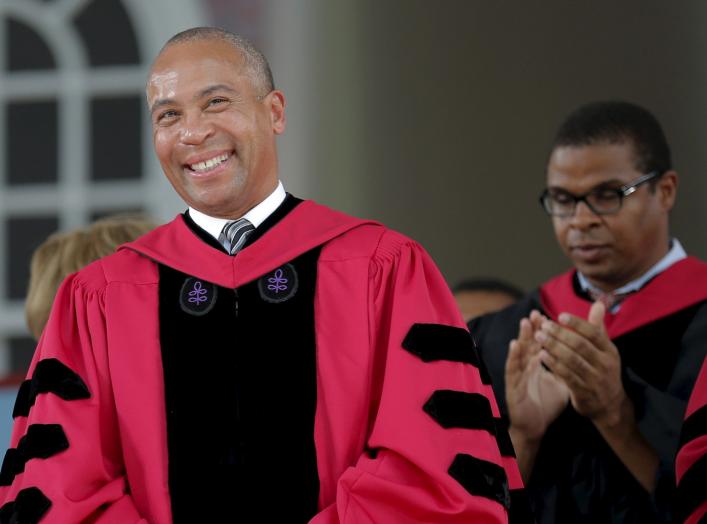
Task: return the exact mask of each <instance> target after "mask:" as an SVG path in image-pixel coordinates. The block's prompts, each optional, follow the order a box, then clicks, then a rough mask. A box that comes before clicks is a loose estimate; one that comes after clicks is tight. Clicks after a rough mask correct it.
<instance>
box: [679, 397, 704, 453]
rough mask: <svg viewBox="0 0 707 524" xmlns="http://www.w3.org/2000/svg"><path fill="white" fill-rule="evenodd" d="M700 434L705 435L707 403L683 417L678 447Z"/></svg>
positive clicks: (700, 435)
mask: <svg viewBox="0 0 707 524" xmlns="http://www.w3.org/2000/svg"><path fill="white" fill-rule="evenodd" d="M702 436H707V405H705V406H702V407H701V408H700V409H698V410H696V411H695V412H694V413H692V414H691V415H690V416H689V417H687V418H686V419H685V422H684V423H683V425H682V431H681V433H680V447H681V448H682V447H683V446H684V445H685V444H687V443H688V442H690V441H692V440H695V439H696V438H697V437H702Z"/></svg>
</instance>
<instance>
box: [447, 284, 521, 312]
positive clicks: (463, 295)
mask: <svg viewBox="0 0 707 524" xmlns="http://www.w3.org/2000/svg"><path fill="white" fill-rule="evenodd" d="M452 293H453V294H454V299H455V300H456V301H457V305H458V306H459V311H461V313H462V316H463V317H464V322H469V321H470V320H471V319H472V318H476V317H478V316H481V315H485V314H486V313H493V312H495V311H500V310H501V309H503V308H505V307H508V306H510V305H511V304H513V303H514V302H516V301H518V300H519V299H521V298H523V295H524V293H523V291H522V290H521V289H519V288H518V287H516V286H514V285H513V284H509V283H508V282H505V281H503V280H500V279H497V278H471V279H468V280H462V281H461V282H459V283H458V284H457V285H456V286H454V288H453V289H452Z"/></svg>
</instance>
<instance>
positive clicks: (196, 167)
mask: <svg viewBox="0 0 707 524" xmlns="http://www.w3.org/2000/svg"><path fill="white" fill-rule="evenodd" d="M231 157H233V151H226V152H219V153H216V154H211V155H208V154H207V155H199V157H196V158H194V157H192V158H189V159H188V160H187V162H186V163H185V164H183V167H184V170H185V171H187V172H188V173H189V174H190V175H191V176H195V177H206V176H211V175H215V174H217V173H220V172H221V171H223V170H224V169H225V168H226V165H227V164H228V161H229V160H230V159H231Z"/></svg>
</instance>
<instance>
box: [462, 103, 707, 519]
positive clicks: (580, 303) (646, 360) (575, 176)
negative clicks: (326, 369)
mask: <svg viewBox="0 0 707 524" xmlns="http://www.w3.org/2000/svg"><path fill="white" fill-rule="evenodd" d="M677 180H678V177H677V174H676V172H675V171H674V170H673V169H672V166H671V160H670V150H669V147H668V144H667V142H666V140H665V137H664V135H663V131H662V129H661V127H660V124H659V123H658V122H657V120H656V119H655V118H654V117H653V116H652V115H651V114H650V113H649V112H648V111H646V110H645V109H643V108H641V107H638V106H636V105H633V104H629V103H625V102H599V103H593V104H589V105H586V106H583V107H581V108H579V109H577V110H576V111H575V112H574V113H572V114H571V115H570V116H569V117H568V118H567V119H566V121H565V122H564V123H563V124H562V126H561V127H560V129H559V131H558V133H557V136H556V137H555V140H554V143H553V147H552V151H551V154H550V158H549V162H548V166H547V187H546V189H545V191H544V192H543V193H542V195H541V197H540V202H541V204H542V207H543V209H544V210H545V212H546V213H547V214H548V215H549V216H550V218H551V220H552V225H553V228H554V231H555V235H556V237H557V241H558V243H559V245H560V247H561V249H562V250H563V252H564V253H565V254H566V255H567V257H568V258H569V260H570V261H571V262H572V264H573V266H574V268H573V269H572V270H571V271H568V272H567V273H565V274H563V275H560V276H558V277H556V278H554V279H552V280H550V281H549V282H546V283H545V284H543V285H542V286H540V288H539V289H537V290H536V291H534V292H532V293H531V294H530V295H528V296H527V297H526V298H525V299H523V300H521V301H520V302H519V303H518V304H517V305H514V306H511V307H509V308H507V309H506V310H504V311H502V312H500V313H498V314H495V315H489V316H486V317H482V318H480V319H477V320H475V321H472V322H471V324H470V328H471V332H472V333H473V334H474V336H475V337H476V338H477V342H478V343H479V346H480V349H481V353H482V358H483V360H484V361H485V362H486V364H487V365H488V367H489V370H490V373H491V376H492V378H493V382H494V388H495V390H496V394H497V397H498V398H499V399H502V400H501V401H500V403H501V408H502V411H503V412H504V414H505V415H506V416H507V417H508V418H509V422H510V434H511V438H512V440H513V444H514V446H515V449H516V452H517V456H518V463H519V466H520V468H521V472H522V473H523V477H524V479H525V480H526V485H527V486H528V491H529V494H530V498H531V501H532V503H533V506H534V509H535V512H536V516H537V518H538V520H539V522H540V523H541V524H549V523H558V524H559V523H568V522H572V523H584V522H586V523H596V522H602V523H650V522H671V516H670V507H671V505H672V498H673V489H672V488H673V485H674V476H673V468H674V457H675V452H676V450H677V445H678V433H679V431H680V424H681V420H682V416H683V413H684V411H685V408H686V403H687V399H688V396H689V393H690V390H691V388H692V386H693V384H694V381H695V379H696V376H697V373H698V370H699V368H700V365H701V363H702V360H703V358H704V355H705V353H706V352H707V343H706V342H705V341H707V302H706V300H707V265H706V264H704V263H703V262H700V261H699V260H696V259H694V258H692V257H688V256H686V254H685V251H684V250H683V248H682V246H681V245H680V243H679V242H678V240H677V239H675V238H671V236H670V229H669V215H670V211H671V209H672V207H673V205H674V202H675V197H676V191H677Z"/></svg>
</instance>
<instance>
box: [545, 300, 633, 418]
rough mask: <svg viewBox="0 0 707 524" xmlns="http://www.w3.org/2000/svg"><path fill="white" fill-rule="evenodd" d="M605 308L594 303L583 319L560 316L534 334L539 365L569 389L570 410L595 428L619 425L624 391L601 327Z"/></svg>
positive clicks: (613, 351)
mask: <svg viewBox="0 0 707 524" xmlns="http://www.w3.org/2000/svg"><path fill="white" fill-rule="evenodd" d="M605 311H606V309H605V306H604V304H602V303H601V302H595V303H594V304H593V305H592V307H591V309H590V311H589V316H588V318H587V320H584V319H582V318H579V317H576V316H573V315H570V314H568V313H562V314H561V315H560V316H559V318H558V320H559V323H558V322H553V321H551V320H546V321H545V322H543V324H542V326H541V329H540V330H539V331H538V332H536V335H535V336H536V339H537V340H538V342H540V344H542V346H543V348H544V351H543V353H542V357H541V358H542V361H543V363H544V364H545V365H546V366H547V367H548V368H549V369H550V370H552V372H553V373H555V375H557V376H558V377H559V378H561V379H562V380H563V381H564V382H565V384H567V387H568V388H569V390H570V401H571V402H572V407H574V409H575V411H577V413H579V414H580V415H583V416H585V417H587V418H589V419H591V420H592V422H594V423H595V424H596V425H604V424H608V425H609V426H612V425H614V424H617V423H618V422H619V419H620V417H621V413H622V407H624V403H625V402H626V400H627V398H626V392H625V391H624V387H623V383H622V381H621V357H620V356H619V352H618V349H617V348H616V346H615V345H614V343H613V342H612V341H611V339H610V338H609V336H608V334H607V333H606V329H605V328H604V313H605Z"/></svg>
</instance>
